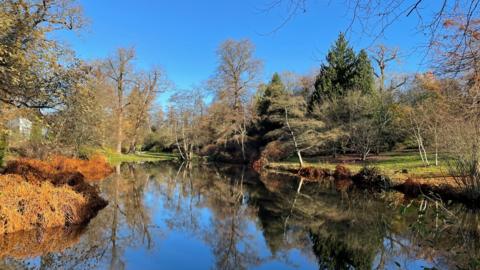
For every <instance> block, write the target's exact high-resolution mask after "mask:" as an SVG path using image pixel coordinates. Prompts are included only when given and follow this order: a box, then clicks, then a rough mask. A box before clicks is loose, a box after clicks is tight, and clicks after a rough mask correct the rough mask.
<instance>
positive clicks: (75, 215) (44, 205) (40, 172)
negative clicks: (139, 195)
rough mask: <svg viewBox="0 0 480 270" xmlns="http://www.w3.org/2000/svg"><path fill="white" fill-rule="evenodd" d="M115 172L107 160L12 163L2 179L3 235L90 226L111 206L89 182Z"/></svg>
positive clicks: (0, 229)
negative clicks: (54, 228) (100, 212)
mask: <svg viewBox="0 0 480 270" xmlns="http://www.w3.org/2000/svg"><path fill="white" fill-rule="evenodd" d="M112 171H113V170H112V168H111V167H110V166H108V163H107V162H106V160H105V159H104V158H103V157H95V158H93V159H91V160H77V159H71V158H66V157H54V158H52V159H50V160H49V161H48V162H47V161H41V160H35V159H26V158H22V159H19V160H14V161H10V162H8V163H7V166H6V168H5V171H4V173H5V174H4V175H0V234H3V233H11V232H17V231H27V230H32V229H38V228H41V229H44V228H52V227H60V226H67V225H71V224H83V223H86V222H88V221H89V220H90V219H91V218H93V217H94V216H95V215H96V214H97V212H98V211H99V210H101V209H102V208H104V207H105V206H106V205H107V202H106V201H105V200H104V199H102V198H101V197H100V195H99V191H98V189H97V188H96V187H94V186H92V185H90V184H88V183H87V182H86V179H90V180H96V179H102V178H105V177H106V176H108V175H109V174H110V173H111V172H112Z"/></svg>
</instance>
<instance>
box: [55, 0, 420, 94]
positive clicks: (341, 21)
mask: <svg viewBox="0 0 480 270" xmlns="http://www.w3.org/2000/svg"><path fill="white" fill-rule="evenodd" d="M270 1H271V0H235V1H234V0H204V1H199V0H175V1H172V0H170V1H166V0H158V1H153V0H136V1H131V0H101V1H99V0H80V1H79V2H80V4H81V5H82V6H83V8H84V12H85V15H86V17H87V18H88V20H89V21H90V23H89V25H88V26H87V27H86V28H85V29H83V30H82V31H80V33H77V34H71V33H62V34H61V35H60V38H61V39H63V40H65V41H66V42H67V43H68V44H69V45H70V46H71V47H72V48H73V49H74V50H75V51H76V52H77V54H78V55H79V56H80V57H81V58H83V59H87V60H89V59H97V58H105V57H106V56H109V55H111V54H112V53H113V52H114V51H115V49H116V48H119V47H129V46H134V47H135V48H136V50H137V60H136V64H137V65H138V66H139V67H141V68H148V67H150V66H161V67H162V68H163V69H165V70H166V71H167V73H168V76H169V78H170V79H171V80H172V81H173V82H174V83H175V84H176V85H177V86H178V87H179V88H188V87H190V86H192V85H198V84H200V83H201V82H202V81H205V80H207V79H208V78H209V77H210V76H211V74H212V73H213V72H214V70H215V67H216V64H217V59H216V56H215V51H216V49H217V47H218V45H219V44H220V43H221V42H222V41H223V40H225V39H228V38H233V39H242V38H248V39H250V40H252V42H253V43H254V44H255V45H256V49H257V50H256V56H257V57H258V58H260V59H262V60H263V61H264V73H263V78H264V79H265V80H267V79H268V78H269V77H270V76H271V75H272V73H273V72H276V71H279V72H282V71H287V70H288V71H293V72H297V73H308V72H309V71H312V70H313V69H315V68H318V67H319V66H320V63H321V61H322V60H323V59H324V57H325V54H326V52H327V51H328V48H329V47H330V46H331V44H332V42H334V40H335V39H336V37H337V35H338V33H339V32H340V31H344V30H345V29H346V28H347V26H348V24H349V23H350V20H349V17H348V14H347V11H346V8H345V6H343V3H344V1H326V0H325V1H321V0H311V1H310V2H309V5H308V6H307V12H306V13H302V14H299V15H298V16H296V17H295V18H293V19H292V20H291V21H289V22H288V23H287V24H286V25H285V26H284V27H282V28H281V29H279V30H278V31H276V32H275V33H271V31H272V30H274V29H275V28H276V27H278V26H279V25H280V24H281V23H282V22H283V21H284V19H283V18H284V16H285V15H286V13H285V9H284V8H282V7H280V8H276V9H274V10H270V11H265V10H264V8H265V7H266V5H267V4H268V3H270ZM328 2H333V3H330V4H328ZM348 37H349V39H350V41H351V44H352V45H353V46H354V48H355V49H357V50H358V49H360V48H364V47H368V46H370V45H371V44H372V39H370V38H368V37H366V36H365V35H363V34H357V33H355V32H351V33H349V35H348ZM379 41H380V42H382V43H385V44H387V45H390V46H396V47H399V48H400V49H401V51H402V52H403V53H404V54H405V55H406V56H405V57H404V59H403V60H402V61H401V63H399V64H398V65H396V67H395V69H394V71H396V72H416V71H419V70H421V69H422V68H419V67H418V63H419V61H420V60H421V58H422V55H421V54H419V53H413V54H412V53H410V51H411V50H412V49H414V48H416V46H418V44H419V42H421V41H422V36H421V35H420V34H415V18H404V19H402V20H401V21H400V22H399V23H397V24H395V25H394V26H393V27H392V28H390V29H389V31H388V32H387V33H386V38H385V39H382V40H379ZM392 71H393V70H392Z"/></svg>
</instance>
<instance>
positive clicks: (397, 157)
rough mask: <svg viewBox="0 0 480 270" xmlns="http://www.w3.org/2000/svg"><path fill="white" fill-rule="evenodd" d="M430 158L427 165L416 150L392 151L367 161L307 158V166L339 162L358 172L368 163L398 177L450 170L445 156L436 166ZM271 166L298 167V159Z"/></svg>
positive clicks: (329, 165)
mask: <svg viewBox="0 0 480 270" xmlns="http://www.w3.org/2000/svg"><path fill="white" fill-rule="evenodd" d="M429 158H430V166H425V165H424V164H423V163H422V160H421V158H420V156H419V155H418V153H416V152H392V153H386V154H381V155H379V156H374V157H371V158H370V159H369V160H367V161H365V162H361V161H348V162H340V161H332V159H331V157H314V158H305V164H306V165H305V166H312V167H320V168H325V169H331V170H333V169H335V167H336V166H337V165H339V164H341V165H343V166H345V167H347V168H348V169H350V170H351V171H352V172H354V173H355V172H358V171H359V170H360V169H361V168H362V167H364V166H366V165H370V166H375V167H377V168H379V169H380V170H381V171H382V172H384V173H385V174H387V175H390V176H397V177H402V178H403V177H418V178H428V177H442V176H445V175H446V174H447V172H448V169H447V164H446V162H445V157H441V158H440V159H439V165H438V166H435V162H434V160H433V156H431V157H429ZM271 167H273V168H275V167H283V168H292V169H293V168H298V167H299V165H298V159H297V158H296V157H291V158H289V159H288V160H285V161H280V162H274V163H272V164H271Z"/></svg>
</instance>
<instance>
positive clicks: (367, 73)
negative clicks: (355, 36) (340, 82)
mask: <svg viewBox="0 0 480 270" xmlns="http://www.w3.org/2000/svg"><path fill="white" fill-rule="evenodd" d="M353 81H354V82H353V85H354V86H353V87H354V88H355V90H357V91H360V92H362V93H363V94H371V93H372V92H373V91H374V89H375V80H374V75H373V68H372V64H371V63H370V59H369V58H368V54H367V52H366V51H365V50H360V53H359V54H358V56H357V59H356V62H355V76H354V79H353Z"/></svg>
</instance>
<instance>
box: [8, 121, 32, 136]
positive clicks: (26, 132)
mask: <svg viewBox="0 0 480 270" xmlns="http://www.w3.org/2000/svg"><path fill="white" fill-rule="evenodd" d="M8 127H9V129H10V130H11V131H13V132H15V133H18V134H20V135H21V136H23V137H25V138H28V137H30V134H31V132H32V121H30V120H28V119H27V118H23V117H19V118H16V119H13V120H10V121H9V122H8Z"/></svg>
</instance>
